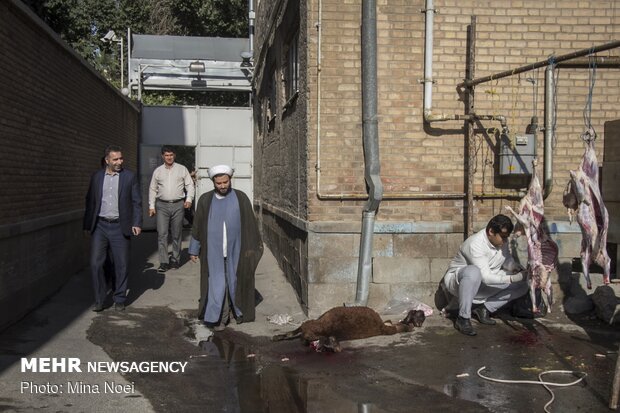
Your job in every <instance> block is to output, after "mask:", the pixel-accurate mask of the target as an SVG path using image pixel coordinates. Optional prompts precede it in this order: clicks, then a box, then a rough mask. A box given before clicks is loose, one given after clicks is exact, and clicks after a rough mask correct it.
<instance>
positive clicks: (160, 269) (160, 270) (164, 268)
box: [157, 263, 170, 272]
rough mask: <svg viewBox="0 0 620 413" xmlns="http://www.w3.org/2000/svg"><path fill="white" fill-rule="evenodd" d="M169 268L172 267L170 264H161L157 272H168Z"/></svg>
mask: <svg viewBox="0 0 620 413" xmlns="http://www.w3.org/2000/svg"><path fill="white" fill-rule="evenodd" d="M168 269H170V266H169V265H168V264H163V263H162V264H159V268H158V269H157V272H166V271H168Z"/></svg>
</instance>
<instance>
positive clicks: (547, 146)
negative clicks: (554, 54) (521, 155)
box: [543, 65, 555, 199]
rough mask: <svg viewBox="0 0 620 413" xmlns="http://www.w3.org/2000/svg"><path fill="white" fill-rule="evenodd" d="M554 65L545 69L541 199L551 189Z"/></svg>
mask: <svg viewBox="0 0 620 413" xmlns="http://www.w3.org/2000/svg"><path fill="white" fill-rule="evenodd" d="M554 69H555V65H549V66H547V68H546V69H545V131H544V136H545V140H544V145H543V148H544V149H543V152H544V155H543V156H544V167H543V199H547V197H548V196H549V194H550V193H551V189H552V188H553V137H554V136H555V121H554V120H555V105H554V103H555V84H554V81H555V79H554V78H553V74H554V73H553V71H554Z"/></svg>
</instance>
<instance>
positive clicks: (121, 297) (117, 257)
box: [84, 146, 142, 312]
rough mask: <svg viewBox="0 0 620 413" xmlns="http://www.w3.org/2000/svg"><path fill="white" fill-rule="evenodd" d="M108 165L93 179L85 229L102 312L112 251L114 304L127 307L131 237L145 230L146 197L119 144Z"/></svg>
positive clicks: (107, 154)
mask: <svg viewBox="0 0 620 413" xmlns="http://www.w3.org/2000/svg"><path fill="white" fill-rule="evenodd" d="M105 163H106V167H105V168H103V169H100V170H98V171H97V172H95V173H94V174H93V175H92V176H91V178H90V186H89V188H88V193H87V194H86V211H85V212H84V230H85V231H88V232H90V233H91V237H92V239H91V252H90V267H91V274H92V278H93V287H94V290H95V305H94V307H93V311H97V312H99V311H102V310H103V304H104V301H105V298H106V296H107V285H106V280H105V274H104V268H103V267H104V263H105V260H106V256H107V253H108V250H109V251H110V252H111V256H112V261H113V262H114V271H115V273H116V279H115V286H114V294H113V299H114V307H115V308H116V309H117V310H119V311H122V310H124V309H125V299H126V294H127V278H128V264H129V240H130V237H131V235H132V234H133V235H140V232H141V231H142V199H141V196H140V186H139V184H138V178H137V177H136V175H135V174H134V173H133V172H131V171H129V170H127V169H123V154H122V149H121V148H120V147H119V146H108V147H107V148H106V150H105Z"/></svg>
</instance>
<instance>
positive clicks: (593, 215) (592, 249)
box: [562, 133, 611, 289]
mask: <svg viewBox="0 0 620 413" xmlns="http://www.w3.org/2000/svg"><path fill="white" fill-rule="evenodd" d="M582 138H583V140H584V141H585V143H586V151H585V153H584V154H583V158H582V159H581V164H580V165H579V169H578V170H576V171H570V180H569V181H568V184H567V185H566V189H565V190H564V197H563V199H562V202H563V204H564V206H565V207H566V208H568V216H569V218H570V222H571V223H572V222H573V219H574V218H575V217H576V218H577V223H578V224H579V227H580V228H581V266H582V270H583V275H584V277H585V278H586V284H587V287H588V289H591V288H592V281H591V280H590V265H591V264H592V263H593V262H595V263H596V264H598V265H600V266H601V267H602V268H603V282H604V283H605V284H609V275H610V266H611V260H610V259H609V255H607V230H608V228H609V214H608V213H607V208H605V204H603V197H602V195H601V190H600V188H599V185H598V162H597V160H596V152H595V151H594V139H595V138H596V135H594V134H593V133H585V134H584V135H583V136H582Z"/></svg>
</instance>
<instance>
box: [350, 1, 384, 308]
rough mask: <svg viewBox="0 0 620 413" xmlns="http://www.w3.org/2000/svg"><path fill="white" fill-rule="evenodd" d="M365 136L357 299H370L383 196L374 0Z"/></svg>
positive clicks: (366, 53)
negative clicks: (365, 191) (365, 189)
mask: <svg viewBox="0 0 620 413" xmlns="http://www.w3.org/2000/svg"><path fill="white" fill-rule="evenodd" d="M361 41H362V135H363V136H362V138H363V143H364V178H365V179H366V185H367V186H368V202H367V203H366V205H365V207H364V211H363V214H362V232H361V237H360V254H359V263H358V268H357V289H356V294H355V303H356V304H357V305H366V304H367V303H368V293H369V284H370V279H371V275H372V244H373V234H374V222H375V215H376V213H377V210H378V209H379V204H380V203H381V200H382V199H383V184H382V183H381V177H380V175H379V173H380V170H381V164H380V161H379V132H378V120H377V5H376V1H375V0H363V1H362V35H361Z"/></svg>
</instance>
